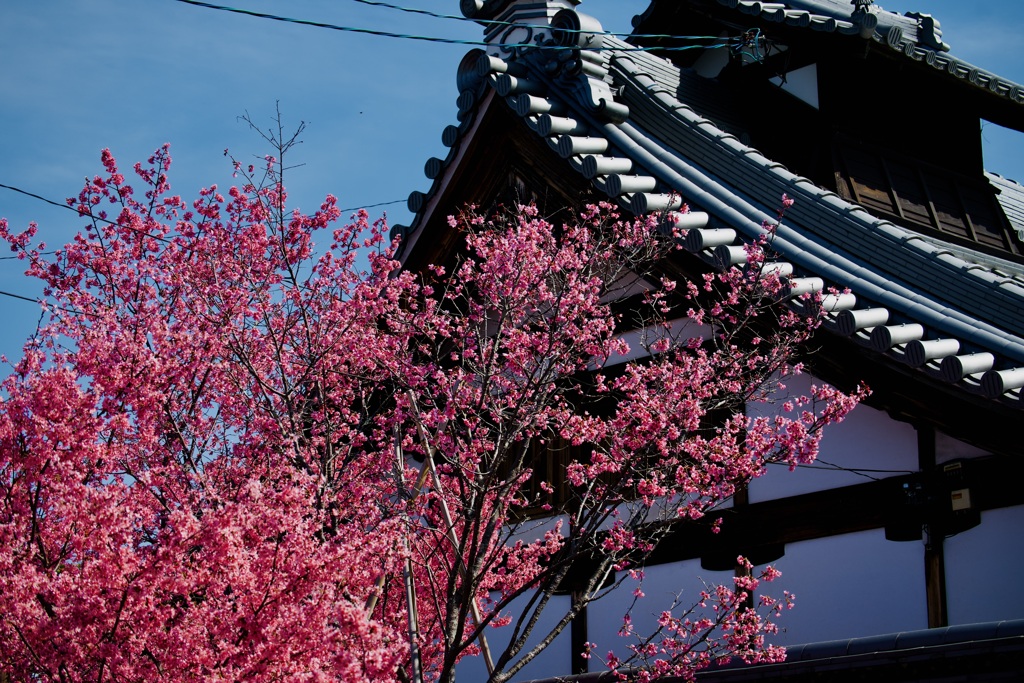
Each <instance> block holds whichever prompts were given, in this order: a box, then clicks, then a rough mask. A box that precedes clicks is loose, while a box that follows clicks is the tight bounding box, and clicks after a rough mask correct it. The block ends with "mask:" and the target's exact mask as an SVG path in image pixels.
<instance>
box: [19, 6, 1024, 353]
mask: <svg viewBox="0 0 1024 683" xmlns="http://www.w3.org/2000/svg"><path fill="white" fill-rule="evenodd" d="M221 4H232V5H233V6H235V7H241V8H246V9H251V10H254V11H261V12H267V13H272V14H281V15H287V16H290V17H295V18H300V19H307V20H313V21H321V22H326V23H332V24H337V25H345V26H353V27H363V28H373V29H380V30H386V31H392V32H397V33H407V34H417V35H426V36H440V37H446V38H452V39H462V40H477V39H479V38H480V35H481V31H480V27H479V26H477V25H476V24H473V23H470V22H462V21H454V20H440V19H432V18H429V17H425V16H422V15H416V14H409V13H400V12H396V11H394V10H389V9H384V8H375V7H368V6H366V5H363V4H360V3H357V2H353V1H352V0H291V1H290V2H281V1H280V0H278V1H277V2H275V1H273V0H233V1H232V2H231V3H228V2H226V1H225V2H223V3H221ZM396 4H405V5H406V6H410V7H418V8H424V9H430V10H433V11H436V12H442V13H447V14H459V10H458V5H459V3H458V2H457V1H456V0H406V2H405V3H401V2H398V3H396ZM878 4H880V5H882V6H884V7H885V8H887V9H892V10H896V11H908V10H915V11H921V12H928V13H931V14H933V15H935V16H936V17H938V18H939V20H940V21H941V22H942V28H943V32H944V39H945V40H946V42H948V43H950V44H951V45H952V48H953V50H952V51H953V53H954V54H956V55H958V56H960V57H962V58H964V59H967V60H968V61H971V62H972V63H974V64H976V65H978V66H981V67H983V68H986V69H988V70H991V71H994V72H996V73H998V74H999V75H1001V76H1003V77H1006V78H1009V79H1011V80H1014V81H1017V82H1024V58H1022V57H1021V56H1020V54H1021V53H1020V49H1019V43H1020V38H1019V35H1018V34H1019V32H1020V30H1021V29H1022V28H1024V2H1021V1H1020V0H984V1H975V2H963V0H898V1H897V0H887V1H884V2H879V3H878ZM646 6H647V1H646V0H585V1H584V2H583V3H582V5H581V6H580V7H579V9H580V10H581V11H584V12H587V13H589V14H592V15H593V16H595V17H597V18H598V19H599V20H600V21H601V22H602V24H603V26H604V28H605V29H607V30H614V31H626V30H628V28H629V21H630V18H631V17H632V16H633V15H634V14H636V13H638V12H640V11H642V10H643V9H644V8H645V7H646ZM469 49H470V46H466V45H444V44H437V43H428V42H419V41H413V40H399V39H393V38H384V37H376V36H368V35H358V34H354V33H343V32H338V31H331V30H325V29H320V28H313V27H308V26H299V25H294V24H285V23H280V22H275V21H269V20H265V19H258V18H253V17H246V16H240V15H236V14H228V13H225V12H218V11H214V10H209V9H204V8H200V7H194V6H190V5H186V4H183V3H180V2H176V1H175V0H88V1H82V0H3V2H2V3H0V64H2V65H3V66H2V67H0V93H3V106H0V131H2V132H0V183H3V184H6V185H13V186H17V187H20V188H23V189H25V190H27V191H30V192H34V193H36V194H39V195H42V196H44V197H47V198H50V199H53V200H56V201H62V200H63V199H64V198H65V197H68V196H71V195H74V194H77V192H78V190H79V189H80V186H81V183H82V179H83V178H84V177H85V176H91V175H94V174H95V173H97V172H98V171H99V170H100V164H99V152H100V150H101V149H103V148H104V147H109V148H110V149H111V150H112V151H113V153H114V154H115V156H116V157H117V158H118V159H119V161H120V162H121V164H122V166H124V167H130V166H131V164H133V163H134V162H135V161H139V160H144V159H145V158H146V157H148V156H149V154H150V153H151V152H152V151H153V150H154V149H155V148H157V147H158V146H160V145H161V144H163V143H164V142H170V143H171V150H172V155H173V157H174V167H173V168H172V172H171V182H172V186H173V189H174V191H175V192H177V193H180V194H182V195H183V196H185V197H191V196H193V195H194V194H195V192H196V190H198V188H200V187H202V186H206V185H210V184H214V183H218V184H220V185H222V186H227V185H229V184H230V183H231V176H230V171H231V169H230V166H229V164H228V163H227V161H226V160H225V159H224V157H223V150H224V149H225V148H230V149H231V151H232V153H233V154H235V155H236V156H237V157H238V158H240V159H245V158H246V157H249V156H252V155H255V156H259V155H262V154H263V153H265V152H267V151H269V150H267V149H266V148H265V147H264V146H262V145H261V141H260V140H259V139H257V137H256V136H255V135H254V134H253V133H252V132H250V131H249V130H248V129H247V127H246V125H245V124H244V123H242V122H241V121H239V119H238V117H239V116H240V115H242V114H245V113H246V112H248V113H249V115H251V116H252V117H253V118H254V119H255V120H256V121H258V122H263V123H265V124H269V123H270V122H271V116H272V114H273V112H274V106H275V102H280V107H281V111H282V112H283V115H284V118H285V123H286V125H289V124H290V125H295V124H297V123H298V122H299V121H300V120H304V121H306V122H307V124H308V128H307V131H306V133H305V134H304V136H303V140H304V144H303V145H302V146H300V147H299V148H298V149H297V150H296V152H295V154H294V156H293V157H292V159H291V160H292V161H293V162H297V163H302V164H304V166H302V167H300V168H297V169H294V170H293V171H290V173H289V176H288V177H287V178H286V184H287V185H288V188H289V191H290V194H291V198H292V200H293V206H297V207H299V208H301V209H304V210H311V209H313V208H314V207H315V206H316V205H318V204H319V202H320V200H321V199H322V197H323V196H324V195H325V194H327V193H333V194H335V195H337V196H338V197H339V200H340V202H341V206H343V207H346V208H348V207H358V206H365V205H369V204H376V203H379V202H389V201H393V200H401V201H402V203H399V204H395V205H391V206H387V207H381V208H379V209H374V210H371V213H374V212H379V211H384V210H387V212H388V216H389V219H390V220H391V222H406V221H407V220H408V219H409V213H408V211H407V210H406V209H405V206H404V199H405V198H406V197H407V196H408V194H409V192H411V191H412V190H424V189H426V188H427V187H428V186H429V183H428V181H427V179H426V178H425V177H424V175H423V164H424V162H426V160H427V159H428V158H429V157H431V156H443V154H444V152H445V149H444V147H443V146H442V145H441V131H442V130H443V129H444V127H445V126H446V125H449V124H451V123H454V122H455V112H456V106H455V97H456V95H457V94H458V93H457V90H456V84H455V71H456V67H457V66H458V63H459V60H460V59H461V58H462V56H463V55H464V54H465V53H466V51H467V50H469ZM940 106H942V104H941V103H936V107H940ZM985 137H986V138H990V140H989V142H990V144H989V151H990V152H992V154H991V155H990V156H989V158H988V159H987V163H988V166H989V168H991V169H992V170H995V171H998V172H1001V173H1003V174H1004V175H1008V176H1010V177H1015V178H1018V179H1022V180H1024V148H1022V145H1021V144H1020V142H1021V141H1020V140H1019V138H1022V137H1024V136H1021V135H1020V134H1014V135H1012V136H1005V135H1001V134H1000V132H999V131H996V130H992V129H986V131H985ZM1011 142H1014V143H1015V145H1012V144H1010V143H1011ZM0 216H3V217H6V218H7V219H8V220H9V221H10V223H11V226H12V228H20V227H23V226H25V225H27V223H28V222H29V221H30V220H36V221H37V222H39V224H40V235H41V236H43V237H44V238H45V239H46V241H47V242H49V243H50V244H58V243H62V242H64V241H66V240H67V239H69V238H70V237H71V235H72V234H73V233H74V232H75V231H76V230H77V229H79V228H80V227H81V220H80V219H78V218H77V217H76V216H75V215H74V214H72V213H70V212H67V211H64V210H61V209H58V208H54V207H51V206H49V205H47V204H45V203H43V202H41V201H39V200H36V199H31V198H28V197H24V196H21V195H18V194H15V193H13V192H10V191H9V190H3V189H0ZM22 271H23V265H22V264H21V263H19V262H18V261H12V260H0V290H3V291H6V292H13V293H16V294H21V295H25V296H29V297H33V296H36V295H37V294H38V287H37V286H36V285H35V283H34V282H32V281H30V280H28V279H27V278H25V277H24V276H23V275H22V274H21V273H22ZM37 318H38V308H37V307H36V306H35V305H34V304H32V303H28V302H23V301H18V300H15V299H11V298H9V297H3V296H0V320H2V325H0V353H6V354H7V355H9V356H16V355H17V353H18V349H19V347H20V345H21V341H22V340H23V339H24V338H25V337H26V336H27V335H28V334H29V333H31V331H32V329H33V328H34V325H35V323H36V320H37Z"/></svg>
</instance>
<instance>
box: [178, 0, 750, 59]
mask: <svg viewBox="0 0 1024 683" xmlns="http://www.w3.org/2000/svg"><path fill="white" fill-rule="evenodd" d="M174 1H175V2H181V3H184V4H186V5H195V6H197V7H205V8H207V9H214V10H220V11H222V12H230V13H233V14H242V15H245V16H250V17H257V18H259V19H270V20H272V21H281V22H285V23H289V24H299V25H302V26H314V27H316V28H325V29H329V30H332V31H343V32H348V33H361V34H366V35H371V36H380V37H383V38H399V39H403V40H420V41H426V42H430V43H445V44H448V45H473V46H479V47H500V48H535V47H537V45H535V44H533V43H493V42H487V41H485V40H464V39H458V38H441V37H438V36H425V35H418V34H410V33H395V32H393V31H382V30H378V29H372V28H362V27H358V26H339V25H337V24H329V23H327V22H323V21H311V20H308V19H295V18H292V17H283V16H280V15H277V14H267V13H266V12H255V11H253V10H247V9H242V8H239V7H227V6H225V5H216V4H214V3H211V2H202V1H201V0H174ZM584 33H591V32H590V31H584ZM596 35H601V34H596ZM604 35H616V34H610V33H609V34H604ZM670 37H671V38H673V39H674V40H718V41H721V38H720V37H717V36H670ZM732 44H733V43H732V42H724V43H717V44H708V45H705V44H699V45H668V46H663V47H641V46H630V47H620V46H617V47H605V46H599V47H592V48H588V49H590V50H593V51H598V52H603V51H612V50H614V51H616V52H650V51H653V50H658V51H673V52H679V51H682V50H695V49H708V48H717V47H729V46H730V45H732ZM545 47H546V48H548V49H554V50H575V49H578V48H577V47H576V46H573V45H547V46H545Z"/></svg>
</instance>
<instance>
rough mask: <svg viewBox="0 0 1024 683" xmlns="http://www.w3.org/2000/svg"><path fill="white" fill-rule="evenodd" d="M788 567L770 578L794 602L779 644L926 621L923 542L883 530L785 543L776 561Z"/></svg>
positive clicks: (776, 591)
mask: <svg viewBox="0 0 1024 683" xmlns="http://www.w3.org/2000/svg"><path fill="white" fill-rule="evenodd" d="M772 564H773V565H774V566H775V567H776V568H777V569H779V570H780V571H781V572H782V576H781V577H780V578H779V579H777V580H776V581H774V582H772V583H770V584H765V585H764V586H763V592H764V593H766V594H768V595H771V596H773V597H777V596H781V595H782V593H783V591H785V590H788V591H790V592H791V593H793V594H794V595H795V596H796V606H795V607H794V608H793V609H792V610H789V611H788V612H784V613H783V616H782V618H781V619H780V620H779V625H780V627H781V628H782V629H785V630H784V631H782V632H780V633H779V635H778V636H777V637H776V638H775V639H774V642H775V643H776V644H779V645H797V644H801V643H812V642H820V641H826V640H837V639H846V638H858V637H862V636H870V635H878V634H883V633H894V632H898V631H909V630H916V629H923V628H927V627H928V608H927V602H926V593H925V582H924V546H923V545H922V544H921V543H920V542H909V543H896V542H893V541H887V540H885V534H884V532H883V531H882V530H881V529H877V530H872V531H862V532H857V533H852V534H843V535H841V536H832V537H829V538H821V539H815V540H812V541H804V542H801V543H791V544H788V545H787V546H786V554H785V556H784V557H782V558H780V559H779V560H778V561H777V562H774V563H772Z"/></svg>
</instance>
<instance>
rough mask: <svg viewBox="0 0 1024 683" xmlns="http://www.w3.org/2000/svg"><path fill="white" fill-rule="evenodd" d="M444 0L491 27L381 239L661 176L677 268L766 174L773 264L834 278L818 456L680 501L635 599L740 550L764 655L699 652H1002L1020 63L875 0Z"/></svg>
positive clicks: (726, 571)
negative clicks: (763, 587) (827, 425)
mask: <svg viewBox="0 0 1024 683" xmlns="http://www.w3.org/2000/svg"><path fill="white" fill-rule="evenodd" d="M921 5H922V6H923V7H925V8H926V7H927V3H926V2H924V1H923V0H922V2H921ZM461 6H462V10H463V13H464V14H465V15H466V16H467V17H470V18H472V19H474V20H477V21H478V22H479V23H480V25H481V29H482V35H483V36H484V38H483V39H484V40H486V41H487V42H488V43H489V45H488V46H487V47H486V48H484V49H474V50H472V51H470V52H469V53H468V54H467V55H466V57H465V58H464V59H463V60H462V63H461V64H460V65H459V66H458V69H457V74H456V77H457V79H458V85H459V91H460V94H459V97H458V100H457V105H456V106H457V109H455V110H453V112H452V124H451V125H450V126H448V127H447V128H446V129H445V130H444V131H443V132H442V139H443V142H444V144H445V145H446V147H447V148H448V149H449V152H448V154H447V156H446V157H445V158H443V159H441V158H432V159H429V160H427V162H426V169H425V170H426V176H427V178H428V180H429V186H428V187H427V189H425V190H424V191H422V192H420V191H417V192H413V193H412V194H411V195H410V197H409V208H410V210H412V211H413V212H414V214H415V216H414V218H413V220H412V221H411V222H410V224H409V225H408V226H396V227H395V228H394V230H393V235H394V236H400V237H401V238H402V242H401V252H400V258H401V259H402V261H403V263H404V265H405V267H407V268H413V269H417V268H422V267H424V266H425V265H427V264H429V263H441V262H444V261H445V259H446V258H447V255H449V254H452V253H454V251H455V250H457V249H458V248H459V240H460V239H461V238H460V236H459V235H457V234H454V232H453V231H452V230H451V229H450V228H449V226H448V223H447V220H446V219H447V217H448V216H449V215H450V214H453V213H456V212H457V211H458V210H459V208H461V207H463V206H465V205H467V204H475V205H477V206H479V207H482V208H484V209H486V208H488V207H493V206H496V205H498V204H500V203H509V202H535V203H536V204H537V205H538V206H539V207H540V208H541V210H542V212H546V213H554V212H556V211H557V210H559V209H562V208H563V207H579V206H581V205H583V204H586V203H594V202H597V201H610V202H613V203H615V204H617V205H618V206H619V207H621V209H622V211H623V212H624V213H625V214H627V215H642V214H647V213H649V212H671V211H673V210H676V209H678V208H680V207H681V206H682V205H683V204H685V205H686V206H688V207H689V209H690V212H689V213H688V214H684V215H683V216H682V217H681V218H680V220H681V221H682V223H681V224H680V227H681V228H684V229H685V230H686V235H685V239H684V245H683V246H684V250H683V251H682V252H681V253H680V254H679V255H678V256H675V257H673V258H675V259H678V263H677V264H676V265H677V267H678V268H679V269H680V271H681V272H686V273H700V272H706V271H707V270H708V269H718V268H725V267H729V266H733V265H740V266H742V263H743V259H744V257H745V252H744V250H743V248H742V245H743V244H744V243H745V242H750V241H751V240H754V239H756V238H757V237H758V236H759V235H760V234H761V232H762V224H763V223H764V221H771V220H773V219H774V218H775V216H776V213H777V210H778V208H779V205H780V201H781V197H782V195H783V194H785V195H787V196H788V197H790V198H792V199H794V200H795V204H794V205H793V206H792V207H791V208H790V209H789V210H788V211H787V212H786V213H785V216H784V218H783V220H782V222H781V224H780V225H779V227H778V229H777V231H776V234H775V236H774V238H773V242H772V249H773V251H774V258H775V259H776V261H775V263H776V265H775V267H776V268H778V271H777V272H780V273H782V274H783V275H784V277H785V282H786V285H787V287H788V289H789V292H790V295H791V296H792V297H793V300H794V301H796V300H797V298H798V297H799V296H800V295H802V294H805V293H807V292H840V293H838V294H829V295H826V296H824V297H823V298H822V301H821V306H822V307H823V308H824V310H825V312H826V317H825V322H824V324H823V326H822V329H821V330H820V331H819V333H818V335H817V337H816V338H815V343H816V345H817V350H816V352H815V353H814V354H813V356H812V357H811V358H810V360H809V367H810V369H811V373H812V374H813V376H814V377H817V378H820V379H822V380H825V381H828V382H831V383H833V384H836V385H837V386H841V387H845V388H848V387H852V386H854V385H855V384H856V383H858V382H864V383H866V384H867V385H868V386H870V388H871V390H872V395H871V397H870V398H869V399H868V400H867V401H866V403H865V404H864V405H862V406H860V407H858V408H857V409H856V410H855V411H854V413H853V414H852V415H851V416H850V418H848V419H847V421H846V422H844V423H843V424H842V425H839V426H838V427H836V428H834V429H833V430H832V431H831V432H830V433H829V434H828V435H827V436H826V437H825V440H824V441H823V444H822V451H821V455H820V458H819V461H818V462H817V463H816V464H815V465H813V466H810V467H806V468H800V469H798V470H797V471H796V472H793V473H790V472H788V471H786V469H787V468H784V467H783V468H780V470H781V471H778V472H775V471H771V472H769V473H768V474H767V475H766V476H765V477H763V478H760V479H757V480H755V481H754V482H752V484H751V485H750V487H749V489H748V490H747V491H746V492H745V493H744V495H743V496H741V497H737V499H736V500H734V501H733V503H732V509H731V514H730V516H729V517H728V519H727V520H726V523H725V525H724V526H723V528H722V532H721V533H720V534H717V535H711V534H708V533H706V532H705V531H702V530H700V529H695V528H692V527H686V528H681V529H680V530H679V532H678V533H677V534H675V535H674V536H673V537H672V538H670V539H669V540H668V541H666V542H663V543H662V544H661V546H660V547H659V548H658V550H657V551H656V553H655V555H654V557H653V558H652V562H651V564H650V566H649V567H648V580H647V583H646V584H645V588H644V591H645V592H646V593H647V595H648V596H651V597H650V599H649V601H650V602H651V603H652V605H654V604H656V603H657V596H659V595H666V596H667V595H673V594H675V593H677V592H678V591H679V590H684V591H685V590H690V589H696V588H697V587H699V586H700V585H701V584H700V581H701V580H707V581H712V582H722V581H727V580H728V578H729V576H730V574H731V571H732V564H731V563H732V558H735V557H736V555H737V554H741V553H742V554H744V555H746V556H748V557H750V558H752V560H753V561H755V562H761V563H763V562H771V563H772V564H774V565H775V566H776V567H777V568H778V569H780V570H781V571H782V574H783V575H782V578H781V579H780V580H779V581H778V582H777V583H776V584H772V585H771V587H770V591H769V592H774V593H780V592H781V591H782V590H784V589H785V590H790V591H792V592H793V593H795V594H796V597H797V608H796V609H795V610H793V611H792V612H791V613H789V614H787V615H785V618H784V619H783V620H782V622H781V624H782V626H783V627H784V629H785V631H784V632H783V633H780V634H779V637H778V638H777V641H776V642H777V643H779V644H783V645H786V646H789V647H790V653H789V654H790V656H789V661H788V662H787V663H786V664H780V665H764V666H759V667H729V668H724V669H719V670H715V671H710V672H707V673H706V674H703V675H704V676H706V677H707V678H708V680H716V681H717V680H748V679H751V678H772V677H784V678H787V679H796V680H811V679H814V680H822V679H824V680H851V679H853V678H858V679H862V678H863V677H864V676H865V675H879V676H882V679H881V680H929V681H931V680H952V678H951V677H957V676H960V677H961V678H958V680H967V679H970V680H1009V679H1011V678H1013V677H1014V676H1015V675H1020V674H1022V673H1024V663H1022V662H1024V582H1022V581H1020V580H1019V576H1020V573H1021V569H1020V567H1021V565H1022V563H1024V485H1022V484H1021V482H1022V481H1024V438H1022V431H1024V393H1022V387H1024V187H1022V186H1021V185H1019V184H1017V183H1016V182H1014V181H1012V180H1009V179H1007V178H1004V177H1001V176H998V175H995V174H992V173H987V172H986V170H985V168H984V166H983V159H982V143H981V135H980V129H981V122H982V121H983V120H984V121H990V122H993V123H996V124H998V125H1000V126H1004V127H1006V128H1010V129H1013V130H1016V131H1024V86H1022V85H1019V84H1016V83H1013V82H1010V81H1008V80H1006V79H1004V78H1001V77H1000V76H998V75H996V74H994V73H990V72H988V71H986V70H985V69H983V68H980V67H977V66H974V65H972V64H969V63H967V62H965V61H963V60H961V59H959V58H957V56H956V52H955V49H954V48H955V46H954V47H951V46H950V45H948V44H946V43H945V42H944V41H943V36H942V30H941V26H940V23H939V21H938V20H937V19H935V18H933V17H932V16H929V15H927V14H919V13H908V14H906V15H900V14H895V13H892V12H888V11H886V10H884V9H882V8H881V7H878V6H876V5H874V4H872V2H871V1H870V0H784V1H780V2H760V1H754V0H652V2H651V3H650V6H649V7H648V8H647V10H646V11H645V12H644V13H643V14H641V15H639V16H637V17H636V18H635V19H634V33H633V35H632V36H629V37H625V36H616V35H612V34H609V33H607V32H605V31H604V30H603V29H602V26H601V24H600V21H599V18H595V17H591V16H588V15H587V14H585V11H586V3H585V2H584V3H580V2H579V1H578V0H463V2H462V3H461ZM556 215H557V214H556ZM810 381H812V380H811V379H808V380H807V382H810ZM800 388H801V387H794V390H799V389H800ZM770 409H771V407H770V406H758V405H751V406H748V412H750V413H751V414H756V413H757V412H758V411H763V410H770ZM630 599H631V598H630V597H623V598H621V604H605V603H604V602H602V603H600V604H599V605H592V606H591V607H590V613H589V615H587V618H582V619H577V621H576V622H574V624H573V626H572V629H571V631H572V632H571V633H570V632H566V633H565V634H563V636H561V637H560V638H559V640H557V641H556V642H555V643H554V644H553V645H552V646H551V647H550V648H549V649H548V651H546V652H545V654H544V655H543V656H541V657H540V658H538V659H537V660H536V661H535V662H533V663H532V664H531V665H529V666H528V667H527V668H526V669H525V670H524V671H523V672H522V673H521V674H520V675H519V676H517V680H529V679H541V678H548V677H555V676H560V675H568V674H583V673H584V672H585V671H586V667H587V662H586V661H585V660H583V659H581V658H580V657H579V656H578V655H579V653H578V647H577V645H578V644H579V643H582V642H584V641H589V642H594V643H597V644H598V650H600V649H601V648H602V647H604V646H611V645H614V642H613V641H614V640H615V638H616V631H617V629H618V626H619V623H620V622H619V620H618V619H617V618H612V617H608V618H606V617H604V616H601V617H600V618H597V615H595V610H600V613H601V615H604V614H608V615H621V613H622V612H623V611H624V610H625V609H626V607H627V606H628V602H629V600H630ZM642 616H643V615H634V621H636V622H637V628H638V630H640V629H641V628H642V626H643V624H642V623H640V622H642V618H641V617H642ZM651 619H653V617H651ZM473 666H475V664H474V663H469V664H468V665H467V669H471V667H473ZM592 666H593V665H592ZM461 676H462V674H460V677H461ZM465 677H466V678H467V679H469V680H475V679H474V678H473V675H472V674H471V673H469V672H467V673H466V675H465Z"/></svg>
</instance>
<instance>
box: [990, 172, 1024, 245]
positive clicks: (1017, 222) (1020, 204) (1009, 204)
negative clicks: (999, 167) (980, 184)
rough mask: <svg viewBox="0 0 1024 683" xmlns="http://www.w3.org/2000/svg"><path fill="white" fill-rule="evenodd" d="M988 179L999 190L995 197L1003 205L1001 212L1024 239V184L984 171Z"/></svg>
mask: <svg viewBox="0 0 1024 683" xmlns="http://www.w3.org/2000/svg"><path fill="white" fill-rule="evenodd" d="M985 175H986V176H987V177H988V181H989V182H990V183H992V185H994V186H995V188H996V189H997V190H999V194H998V195H996V198H997V199H998V200H999V204H1000V205H1001V206H1002V207H1003V212H1004V213H1006V217H1007V218H1008V219H1009V220H1010V225H1012V226H1013V229H1014V230H1016V231H1017V236H1018V237H1020V239H1021V240H1024V185H1021V184H1020V183H1018V182H1016V181H1015V180H1010V179H1009V178H1004V177H1003V176H1001V175H998V174H996V173H986V174H985Z"/></svg>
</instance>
